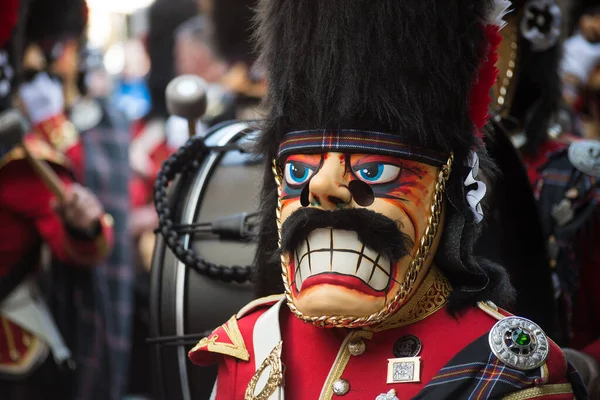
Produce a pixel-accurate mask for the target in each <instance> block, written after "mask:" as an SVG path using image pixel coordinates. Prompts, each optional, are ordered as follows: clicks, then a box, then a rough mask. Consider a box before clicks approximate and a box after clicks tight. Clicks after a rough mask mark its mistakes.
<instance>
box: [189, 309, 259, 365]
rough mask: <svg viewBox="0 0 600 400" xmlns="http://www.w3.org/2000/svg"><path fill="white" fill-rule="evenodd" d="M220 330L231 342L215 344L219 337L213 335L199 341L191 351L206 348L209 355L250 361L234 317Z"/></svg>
mask: <svg viewBox="0 0 600 400" xmlns="http://www.w3.org/2000/svg"><path fill="white" fill-rule="evenodd" d="M222 328H223V330H224V331H225V335H226V336H227V338H228V339H229V340H231V343H226V342H217V340H218V339H219V335H217V334H216V333H213V334H212V335H210V336H209V337H205V338H203V339H202V340H200V341H199V342H198V344H197V345H196V346H194V348H193V349H192V350H191V351H192V352H194V351H198V350H200V349H202V348H203V347H206V349H207V350H208V351H210V352H211V353H219V354H224V355H226V356H231V357H235V358H237V359H239V360H242V361H248V360H250V353H248V349H246V344H245V343H244V338H243V337H242V333H241V332H240V328H239V327H238V324H237V319H236V317H235V315H234V316H233V317H231V318H230V319H229V321H227V322H226V323H225V324H224V325H222Z"/></svg>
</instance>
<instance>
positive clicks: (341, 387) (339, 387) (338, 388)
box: [333, 379, 350, 396]
mask: <svg viewBox="0 0 600 400" xmlns="http://www.w3.org/2000/svg"><path fill="white" fill-rule="evenodd" d="M349 390H350V384H349V383H348V381H346V380H344V379H338V380H337V381H335V382H333V393H335V394H336V395H338V396H343V395H345V394H346V393H348V391H349Z"/></svg>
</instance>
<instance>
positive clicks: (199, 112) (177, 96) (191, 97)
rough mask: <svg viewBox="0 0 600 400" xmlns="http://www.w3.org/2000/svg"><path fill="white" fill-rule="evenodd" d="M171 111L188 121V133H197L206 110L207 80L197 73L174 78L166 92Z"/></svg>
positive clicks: (168, 106)
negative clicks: (196, 74)
mask: <svg viewBox="0 0 600 400" xmlns="http://www.w3.org/2000/svg"><path fill="white" fill-rule="evenodd" d="M165 96H166V100H167V110H169V113H171V114H173V115H176V116H178V117H181V118H185V119H186V120H187V121H188V133H189V137H190V138H192V137H194V136H195V135H196V123H197V122H198V120H200V118H202V116H203V115H204V113H205V112H206V107H207V99H206V82H205V81H204V79H202V78H200V77H198V76H195V75H182V76H178V77H177V78H175V79H173V80H172V81H171V82H170V83H169V84H168V85H167V90H166V92H165Z"/></svg>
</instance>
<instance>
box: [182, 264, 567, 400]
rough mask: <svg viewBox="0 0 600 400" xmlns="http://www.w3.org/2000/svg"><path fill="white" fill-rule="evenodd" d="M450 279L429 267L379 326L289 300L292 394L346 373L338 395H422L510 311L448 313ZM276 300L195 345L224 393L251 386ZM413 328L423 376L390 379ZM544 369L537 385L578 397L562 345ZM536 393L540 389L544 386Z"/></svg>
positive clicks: (316, 392)
mask: <svg viewBox="0 0 600 400" xmlns="http://www.w3.org/2000/svg"><path fill="white" fill-rule="evenodd" d="M446 282H447V281H446ZM445 285H448V286H446V288H448V287H449V284H447V283H444V280H440V279H439V277H438V276H435V275H434V276H432V275H431V274H430V276H429V277H428V278H427V280H426V281H425V282H424V283H423V285H422V286H421V287H420V288H419V289H418V291H417V292H416V293H415V295H414V297H413V298H412V299H411V300H410V301H409V302H408V303H407V304H406V305H404V306H403V307H402V308H401V310H400V311H399V312H398V314H397V315H396V316H394V317H393V323H390V324H387V323H386V325H387V326H385V327H381V328H380V329H372V330H367V329H360V330H345V329H323V328H316V327H315V326H313V325H311V324H308V323H304V322H302V321H301V320H299V319H298V318H296V317H295V316H294V315H293V314H292V313H291V312H290V311H289V309H288V308H287V307H286V306H285V305H283V306H282V309H281V311H280V313H279V322H280V324H281V338H282V341H283V349H282V356H281V360H282V364H283V366H284V367H283V381H284V384H283V385H284V388H285V398H286V400H294V399H298V400H301V399H331V398H338V396H336V395H335V394H334V392H333V383H334V382H336V381H339V380H340V379H343V380H345V381H346V382H348V383H349V391H348V392H347V393H346V394H344V395H342V396H339V398H344V399H346V398H347V399H356V400H358V399H361V400H364V399H375V398H376V397H377V396H379V395H381V394H383V393H387V392H389V391H390V390H391V389H394V390H395V391H396V393H397V397H398V398H399V399H408V398H412V397H413V396H415V395H417V394H418V393H419V392H420V391H421V390H423V388H424V387H425V386H426V385H427V384H428V383H429V382H430V381H431V380H432V378H433V377H434V376H436V375H437V374H438V372H439V371H440V369H441V368H442V367H444V366H445V365H446V364H447V363H448V362H449V361H450V360H451V359H452V358H453V357H454V356H456V355H457V354H458V353H459V352H460V351H461V350H463V349H464V348H465V347H467V346H468V345H470V344H471V343H472V342H473V341H475V340H476V339H478V338H480V337H482V335H486V334H487V333H488V332H489V331H490V329H491V328H492V327H493V326H494V325H495V324H496V322H497V321H498V319H502V318H503V316H505V315H508V313H505V312H504V311H497V310H493V309H492V308H491V307H488V306H485V305H481V306H480V308H477V307H473V308H470V309H468V310H467V311H465V312H464V313H463V314H462V315H460V316H459V317H458V318H454V317H452V316H450V314H449V313H447V312H446V298H447V295H448V294H449V290H451V288H450V289H449V290H446V289H445V288H444V286H445ZM274 301H275V300H273V299H271V300H270V301H269V299H267V300H266V301H265V300H263V301H262V304H261V301H259V302H258V303H255V304H254V305H253V306H251V307H249V308H245V309H243V310H242V311H241V312H240V313H238V315H237V316H236V317H234V318H232V319H230V320H229V321H228V322H227V323H226V324H225V325H223V326H222V327H220V328H218V329H216V330H215V331H214V332H213V333H212V334H211V335H210V336H209V337H208V338H205V339H203V340H202V341H200V342H199V343H198V345H197V346H196V347H195V348H194V349H192V351H191V352H190V358H191V360H192V361H193V362H194V363H196V364H198V365H209V364H212V363H215V362H218V363H219V375H218V380H217V383H218V386H217V396H216V399H217V400H237V399H239V400H242V399H244V395H245V392H246V388H247V387H248V385H249V383H250V382H251V379H252V377H253V376H254V375H255V373H256V371H257V369H256V366H255V358H254V357H255V344H256V340H257V339H258V340H259V341H260V340H261V338H257V337H255V335H254V329H255V325H256V323H257V320H258V318H259V317H261V316H262V315H264V313H265V312H266V311H267V309H268V306H271V305H272V304H273V302H274ZM251 304H252V303H251ZM406 335H414V336H416V337H417V338H418V339H419V340H420V342H421V344H422V350H421V352H420V353H419V356H420V357H421V369H420V371H421V379H420V382H418V383H395V384H388V383H387V381H386V380H387V373H388V372H387V368H388V359H391V358H395V356H394V352H393V349H394V344H395V343H396V341H397V340H398V339H399V338H402V337H405V336H406ZM357 340H359V341H361V342H363V343H364V344H365V345H366V348H365V350H364V351H363V352H362V353H360V354H353V353H352V351H351V349H350V344H351V343H353V342H356V341H357ZM488 352H489V349H488ZM542 369H545V375H544V374H542V378H540V379H539V380H536V382H535V384H532V386H535V387H538V389H542V388H544V387H548V388H549V389H555V390H553V391H552V390H548V391H546V392H548V393H551V392H553V394H552V395H550V394H548V396H543V398H548V399H555V400H559V399H565V400H566V399H569V400H570V399H572V398H573V394H572V393H571V389H570V385H569V384H565V383H566V379H565V375H566V369H567V364H566V361H565V358H564V355H563V354H562V352H561V351H560V350H559V348H558V347H557V346H556V345H554V344H551V349H550V355H549V357H548V359H547V361H546V364H545V367H544V368H542ZM553 385H556V386H553ZM528 389H531V388H528ZM515 391H517V389H515ZM530 392H531V390H530ZM544 392H545V391H544V390H542V392H541V393H544ZM527 393H529V392H524V393H523V397H519V398H522V399H526V398H533V397H534V396H531V397H527V396H526V394H527ZM536 394H537V395H539V394H540V392H539V390H536ZM535 397H536V398H538V397H537V396H535ZM478 398H479V397H478Z"/></svg>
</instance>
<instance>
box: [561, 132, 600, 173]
mask: <svg viewBox="0 0 600 400" xmlns="http://www.w3.org/2000/svg"><path fill="white" fill-rule="evenodd" d="M568 156H569V161H570V162H571V164H573V166H574V167H575V168H577V169H578V170H580V171H581V172H583V173H585V174H588V175H591V176H595V177H600V141H598V140H578V141H576V142H573V143H571V145H570V146H569V152H568Z"/></svg>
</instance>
